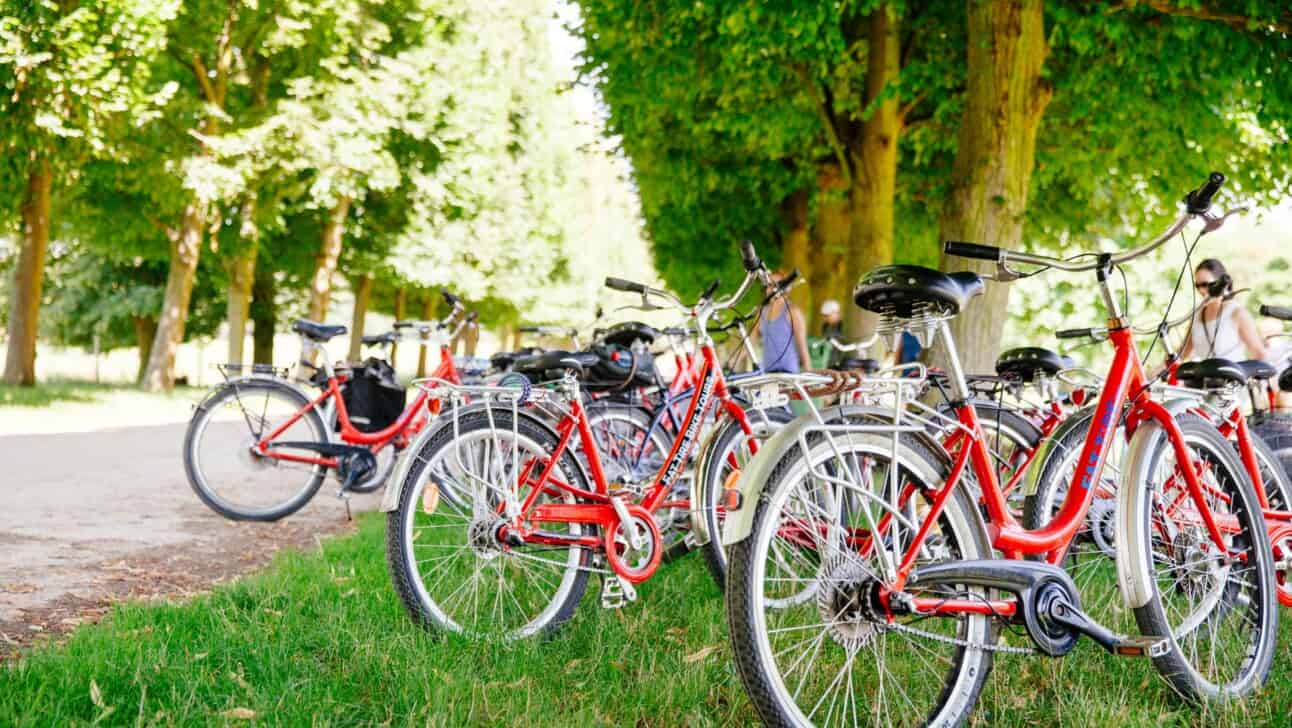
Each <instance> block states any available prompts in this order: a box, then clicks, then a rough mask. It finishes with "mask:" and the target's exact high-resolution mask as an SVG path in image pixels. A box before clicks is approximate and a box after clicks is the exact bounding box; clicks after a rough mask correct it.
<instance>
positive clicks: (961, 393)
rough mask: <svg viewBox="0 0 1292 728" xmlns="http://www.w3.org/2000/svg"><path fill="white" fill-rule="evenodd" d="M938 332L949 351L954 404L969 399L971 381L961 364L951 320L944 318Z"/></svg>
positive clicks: (948, 357)
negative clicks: (966, 376) (952, 333)
mask: <svg viewBox="0 0 1292 728" xmlns="http://www.w3.org/2000/svg"><path fill="white" fill-rule="evenodd" d="M937 327H938V328H937V332H938V334H940V335H941V336H942V343H943V344H944V345H945V346H946V352H947V381H948V383H949V384H950V386H951V395H952V399H953V404H958V403H960V402H964V401H966V400H968V399H969V382H968V381H967V380H966V379H965V372H964V369H963V368H962V367H961V365H960V352H959V351H958V350H957V349H956V342H955V338H954V337H952V336H951V320H950V319H942V320H941V321H939V322H938V324H937Z"/></svg>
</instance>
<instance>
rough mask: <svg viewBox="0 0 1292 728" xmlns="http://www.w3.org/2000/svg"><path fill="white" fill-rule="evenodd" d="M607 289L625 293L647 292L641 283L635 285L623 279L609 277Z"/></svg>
mask: <svg viewBox="0 0 1292 728" xmlns="http://www.w3.org/2000/svg"><path fill="white" fill-rule="evenodd" d="M606 288H610V289H613V290H616V291H623V292H624V293H645V292H646V286H644V285H642V284H640V283H633V282H632V281H626V280H624V279H623V278H613V277H609V276H608V277H607V278H606Z"/></svg>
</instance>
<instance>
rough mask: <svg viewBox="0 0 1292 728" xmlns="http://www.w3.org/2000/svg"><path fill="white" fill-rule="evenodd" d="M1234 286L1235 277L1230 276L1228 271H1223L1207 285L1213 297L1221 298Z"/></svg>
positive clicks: (1208, 291) (1209, 293) (1208, 292)
mask: <svg viewBox="0 0 1292 728" xmlns="http://www.w3.org/2000/svg"><path fill="white" fill-rule="evenodd" d="M1233 287H1234V279H1233V278H1230V277H1229V274H1228V273H1221V274H1220V276H1219V277H1218V278H1216V280H1214V281H1212V282H1211V285H1209V286H1208V287H1207V294H1208V295H1209V296H1211V297H1212V298H1220V297H1221V296H1223V295H1225V294H1226V293H1228V292H1229V289H1230V288H1233Z"/></svg>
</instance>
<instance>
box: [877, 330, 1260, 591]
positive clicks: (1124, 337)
mask: <svg viewBox="0 0 1292 728" xmlns="http://www.w3.org/2000/svg"><path fill="white" fill-rule="evenodd" d="M944 331H945V330H944ZM1108 336H1109V340H1110V341H1111V342H1112V344H1113V349H1114V353H1113V361H1112V364H1111V367H1110V370H1109V373H1108V376H1107V378H1106V379H1105V381H1104V386H1103V389H1102V391H1101V393H1100V396H1099V401H1098V403H1097V405H1096V407H1095V416H1094V418H1093V421H1092V422H1091V426H1090V430H1089V432H1088V433H1087V435H1086V440H1085V444H1084V445H1083V447H1082V450H1081V454H1080V456H1079V458H1078V460H1077V463H1076V468H1075V472H1074V473H1073V477H1072V481H1071V483H1072V484H1073V485H1072V487H1069V488H1068V491H1067V495H1066V496H1065V498H1064V500H1063V504H1062V505H1061V506H1060V510H1059V513H1058V514H1057V515H1056V516H1055V518H1054V519H1053V520H1052V521H1051V522H1050V523H1049V524H1047V525H1045V526H1043V527H1042V528H1039V529H1036V530H1028V529H1026V528H1024V527H1023V526H1022V525H1021V524H1020V523H1019V522H1018V521H1017V520H1016V519H1015V518H1014V516H1013V514H1012V513H1010V510H1009V508H1008V506H1007V504H1006V499H1005V494H1004V492H1003V491H1002V489H1001V485H1000V482H999V480H998V479H997V477H996V470H995V468H994V467H992V462H991V456H990V453H989V452H988V450H987V446H986V442H985V436H984V435H983V432H982V428H981V425H980V423H979V421H978V414H977V411H976V410H975V409H974V407H973V405H972V404H969V403H968V402H964V403H961V404H960V405H959V406H957V407H956V413H957V416H958V418H959V420H960V423H961V424H962V425H963V426H964V427H965V428H966V429H967V430H968V431H969V432H971V433H973V436H972V437H964V438H961V440H960V443H959V447H958V449H957V450H956V451H955V452H954V453H953V457H954V460H953V465H952V468H951V473H950V475H949V477H948V478H947V480H946V482H945V484H944V485H943V486H942V487H941V488H940V489H939V490H938V491H937V492H936V493H935V494H934V495H933V498H932V503H931V506H930V509H929V512H928V514H927V515H926V516H925V518H924V520H923V522H922V523H921V525H920V528H919V530H918V531H917V533H916V535H915V537H914V538H913V539H912V541H911V544H910V546H909V547H908V548H907V550H906V552H905V553H904V554H903V556H902V559H901V562H900V564H899V566H898V567H897V573H896V578H895V579H894V581H893V583H892V584H889V585H888V586H887V589H885V592H886V597H887V594H891V593H893V592H899V591H901V590H902V589H903V588H904V586H905V584H906V581H907V579H908V578H909V576H910V574H911V571H912V570H913V569H914V568H915V562H916V558H917V556H918V554H919V551H920V549H921V547H922V545H923V544H924V541H925V539H926V538H927V537H928V535H929V532H930V531H931V530H932V528H933V525H934V524H935V523H936V522H937V520H938V518H939V516H940V515H941V513H942V510H943V508H944V507H945V505H946V502H947V499H948V498H949V497H950V495H951V493H952V492H953V491H954V489H955V488H957V487H959V486H960V479H961V477H962V476H963V474H964V472H965V469H966V468H972V469H973V471H972V472H973V473H974V476H975V477H976V478H977V481H978V485H979V486H980V488H981V490H982V498H983V503H984V504H985V506H986V509H987V520H988V533H989V536H990V538H991V541H992V546H993V547H994V548H996V549H998V550H1000V551H1001V552H1002V553H1004V555H1005V557H1006V558H1011V559H1020V558H1023V557H1025V556H1033V555H1035V556H1044V557H1045V559H1046V561H1048V562H1049V563H1052V564H1059V563H1061V562H1062V560H1063V558H1064V556H1065V554H1066V553H1067V549H1068V546H1069V545H1070V544H1071V542H1072V540H1073V537H1074V536H1075V535H1076V533H1077V531H1078V529H1079V528H1080V527H1081V525H1082V523H1083V522H1084V520H1085V516H1086V512H1087V511H1088V510H1089V508H1090V503H1091V501H1092V500H1093V498H1094V496H1095V493H1096V491H1097V488H1094V487H1092V486H1093V485H1094V484H1095V483H1097V482H1098V481H1099V476H1100V474H1101V472H1102V471H1103V467H1104V464H1105V462H1106V461H1107V457H1108V452H1109V448H1110V447H1111V445H1112V440H1113V438H1112V435H1113V433H1114V432H1115V428H1116V426H1117V421H1118V419H1119V414H1120V413H1121V412H1123V410H1124V409H1125V411H1126V416H1125V430H1126V436H1127V438H1129V437H1130V436H1131V435H1133V434H1134V432H1135V429H1136V427H1137V426H1138V425H1140V424H1143V423H1145V422H1148V421H1152V422H1155V423H1157V424H1158V425H1160V426H1161V427H1162V428H1163V430H1164V431H1165V433H1166V435H1167V439H1168V441H1169V442H1170V443H1171V446H1172V448H1173V450H1174V452H1175V457H1176V461H1177V462H1179V463H1186V462H1191V458H1190V457H1189V453H1188V451H1187V449H1186V446H1185V443H1184V436H1183V434H1182V433H1181V432H1180V429H1179V427H1178V426H1177V425H1176V424H1175V421H1174V419H1173V418H1172V416H1171V413H1170V412H1169V411H1167V409H1166V408H1165V407H1163V406H1162V405H1161V404H1159V403H1157V402H1155V401H1153V400H1152V399H1150V398H1149V393H1148V388H1147V387H1146V386H1145V382H1146V379H1145V377H1144V372H1143V369H1142V367H1141V366H1140V362H1139V357H1138V355H1137V353H1136V350H1135V342H1134V340H1133V337H1132V334H1131V330H1130V328H1129V327H1127V326H1125V325H1124V324H1122V323H1121V322H1120V321H1115V320H1114V321H1110V328H1109V331H1108ZM1130 393H1133V394H1130ZM1128 403H1129V407H1128V408H1127V404H1128ZM1180 470H1181V471H1182V473H1183V476H1184V481H1185V486H1186V489H1187V493H1188V495H1189V497H1190V498H1191V499H1192V500H1193V502H1194V504H1195V506H1196V507H1197V512H1198V513H1199V514H1200V515H1201V519H1202V522H1203V525H1204V526H1205V527H1206V529H1207V532H1208V534H1209V536H1210V538H1211V540H1212V541H1213V543H1214V544H1215V545H1216V546H1217V547H1218V548H1219V549H1220V550H1221V551H1222V552H1226V553H1227V552H1228V549H1227V548H1226V547H1225V545H1224V537H1223V533H1222V523H1223V525H1225V526H1228V527H1229V528H1230V529H1233V528H1235V527H1236V524H1233V523H1229V522H1228V521H1229V520H1232V519H1218V518H1216V517H1215V516H1214V515H1213V514H1212V512H1211V509H1210V508H1209V507H1208V505H1207V503H1206V501H1205V498H1204V486H1203V484H1202V482H1201V480H1200V478H1199V477H1198V473H1197V472H1196V471H1195V470H1194V469H1193V468H1191V467H1186V468H1180ZM872 547H873V546H872ZM913 601H914V607H915V610H916V611H918V612H920V613H928V614H955V613H974V614H998V615H1005V616H1008V615H1012V614H1013V613H1014V612H1015V610H1016V604H1015V602H1014V601H1013V600H1011V599H1006V600H992V601H986V600H972V599H959V600H957V599H950V600H948V599H942V598H923V597H915V598H914V600H913Z"/></svg>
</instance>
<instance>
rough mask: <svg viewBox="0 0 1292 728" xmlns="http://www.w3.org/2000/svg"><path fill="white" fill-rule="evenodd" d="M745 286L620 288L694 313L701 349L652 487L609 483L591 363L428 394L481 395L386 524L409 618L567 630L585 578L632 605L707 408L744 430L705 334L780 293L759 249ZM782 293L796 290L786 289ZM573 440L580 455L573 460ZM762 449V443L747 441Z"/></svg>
mask: <svg viewBox="0 0 1292 728" xmlns="http://www.w3.org/2000/svg"><path fill="white" fill-rule="evenodd" d="M742 253H743V257H744V263H745V270H746V276H745V279H744V281H743V283H742V284H741V286H740V288H739V289H738V290H737V291H736V293H735V294H733V295H732V296H730V297H728V298H726V299H723V300H717V299H715V298H714V293H715V291H716V289H717V282H716V281H715V283H714V284H713V285H711V286H710V287H709V289H708V290H706V291H705V292H704V294H703V295H702V296H701V298H700V300H699V301H698V302H697V303H695V304H694V305H685V304H682V303H681V302H680V301H679V300H678V299H677V298H676V297H675V296H673V295H672V294H671V293H668V292H667V291H661V290H657V289H654V288H650V287H647V286H645V285H642V284H640V283H632V282H629V281H624V280H620V279H607V281H606V285H607V286H609V287H611V288H614V289H616V290H621V291H625V292H630V293H638V294H641V295H642V296H643V297H644V298H646V297H649V298H651V299H655V300H660V301H669V302H671V303H673V304H674V305H676V306H677V307H678V308H679V309H682V310H685V311H687V312H688V313H689V315H690V318H691V324H692V326H693V333H694V334H695V336H696V337H697V339H698V341H699V352H698V354H697V358H698V360H699V362H700V368H699V371H698V376H697V380H696V381H697V388H696V394H695V396H694V397H692V398H691V401H690V404H689V406H688V408H687V411H686V416H685V418H684V419H683V421H682V424H681V427H680V428H679V429H678V432H677V434H676V435H675V437H674V439H673V443H672V446H671V448H670V449H669V450H668V455H667V456H666V457H665V458H664V460H663V462H662V464H661V465H660V468H659V470H658V472H657V474H656V475H655V477H654V480H653V481H652V482H649V483H643V484H641V485H640V486H638V485H636V484H631V483H629V484H625V483H617V482H612V481H610V480H609V478H607V475H606V470H605V468H604V467H603V462H602V461H603V453H602V452H601V447H600V442H599V440H598V438H597V437H596V436H595V435H594V433H593V430H592V427H591V426H590V424H589V417H588V410H587V409H586V407H585V404H584V401H583V398H582V397H581V396H580V386H579V379H578V377H577V373H578V372H579V371H581V370H583V369H584V368H586V367H591V366H593V365H595V364H596V362H597V357H596V355H594V354H591V353H590V352H576V353H569V352H549V353H548V354H545V355H543V356H544V357H545V358H546V359H545V361H543V362H542V366H539V367H536V368H539V369H544V370H553V369H556V370H564V372H565V375H564V377H563V378H562V379H561V380H560V381H559V382H558V383H556V385H555V386H554V387H551V388H537V387H529V386H524V387H522V388H520V389H516V388H510V387H478V386H463V387H454V386H452V385H447V383H444V382H434V384H436V385H437V387H436V389H434V390H433V392H432V396H435V397H448V398H450V401H451V402H456V401H457V399H458V398H459V397H463V396H467V397H471V398H472V399H473V401H475V402H476V404H475V405H471V406H465V407H460V406H454V407H453V416H452V417H446V418H445V419H444V420H443V421H442V422H441V423H440V424H439V425H437V428H436V430H434V431H433V434H431V435H430V436H429V437H428V438H427V439H426V442H425V444H424V445H423V446H422V447H421V448H420V449H419V451H418V452H416V453H413V452H410V453H409V456H410V457H412V456H415V458H414V459H412V460H410V462H411V463H412V466H411V469H410V470H409V472H408V475H407V476H406V477H405V478H404V479H403V482H402V483H401V485H400V488H401V491H400V494H399V496H398V499H397V503H396V504H395V505H394V508H393V510H392V511H391V512H390V514H389V520H388V523H387V530H386V533H387V559H388V561H389V564H390V569H391V575H392V579H393V581H394V585H395V588H396V591H397V592H398V593H399V596H400V598H401V600H402V601H403V603H404V606H405V607H406V608H407V609H408V611H409V613H410V615H412V617H413V618H414V619H415V620H417V621H418V622H420V623H422V624H424V625H426V626H428V627H432V628H435V629H440V630H444V631H451V632H462V633H467V634H472V635H497V636H504V637H507V638H521V637H526V636H530V635H534V634H537V633H539V632H547V631H552V630H555V629H557V628H558V627H559V626H560V625H561V624H563V623H564V622H565V621H566V620H568V619H569V618H570V617H571V616H572V615H573V614H574V611H575V609H576V607H577V606H578V604H579V601H580V600H581V599H582V597H583V594H584V592H585V590H586V588H587V581H588V576H589V574H592V573H597V574H599V575H601V577H602V592H601V601H602V606H603V607H608V608H613V607H619V606H622V605H623V604H625V603H626V602H628V601H631V600H633V599H635V598H636V590H635V585H637V584H640V583H642V582H644V581H646V580H647V579H649V578H650V577H651V576H652V575H653V574H654V573H655V570H656V568H657V566H658V565H659V563H660V559H661V557H662V555H663V551H664V542H663V539H662V536H661V530H660V525H659V523H658V521H657V517H658V516H659V514H661V513H667V512H669V511H671V510H673V509H679V508H681V509H685V508H689V507H690V503H689V501H688V500H680V499H678V498H677V497H676V494H675V492H674V489H673V486H674V483H675V482H676V481H677V480H678V478H679V477H680V476H681V475H682V472H683V470H684V469H685V467H686V463H687V460H688V455H689V454H690V451H691V448H692V446H693V445H694V443H695V441H696V439H697V436H698V434H699V431H700V429H701V425H702V422H703V421H704V419H705V416H706V413H707V412H708V411H709V409H710V407H711V406H715V407H717V408H719V409H720V410H721V411H723V412H725V414H726V415H727V416H730V417H732V418H734V419H736V420H737V421H743V422H745V425H744V427H745V428H746V430H747V431H748V430H749V428H750V426H749V423H748V422H747V421H746V420H745V418H746V412H745V409H744V407H742V406H741V404H740V403H739V402H738V401H736V400H735V399H734V398H733V397H732V396H731V393H730V391H729V390H728V387H727V382H726V380H725V379H724V376H723V372H722V367H721V364H720V362H719V359H718V354H717V353H716V351H715V349H714V346H713V343H712V341H711V340H710V339H709V337H708V333H707V324H708V322H709V320H710V318H711V317H712V316H713V315H714V314H715V313H716V312H717V311H720V310H723V309H727V308H730V307H731V306H733V305H734V304H735V303H736V302H737V301H739V300H740V299H741V298H742V297H743V296H744V295H745V293H746V292H747V291H748V290H749V288H750V286H751V284H752V283H754V282H755V281H761V282H763V283H764V284H766V285H773V284H772V283H771V281H770V278H769V277H768V274H767V271H766V269H765V268H764V266H763V265H762V262H761V261H760V260H759V259H758V257H757V255H756V254H755V252H754V250H753V247H752V245H749V244H748V243H746V244H745V245H744V246H743V248H742ZM779 285H780V288H779V291H782V292H783V290H784V289H785V288H788V286H789V285H790V281H789V280H788V279H787V280H786V281H784V282H783V283H781V284H779ZM576 443H577V450H576ZM750 447H751V448H756V447H757V445H756V443H755V442H752V441H751V442H750Z"/></svg>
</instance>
